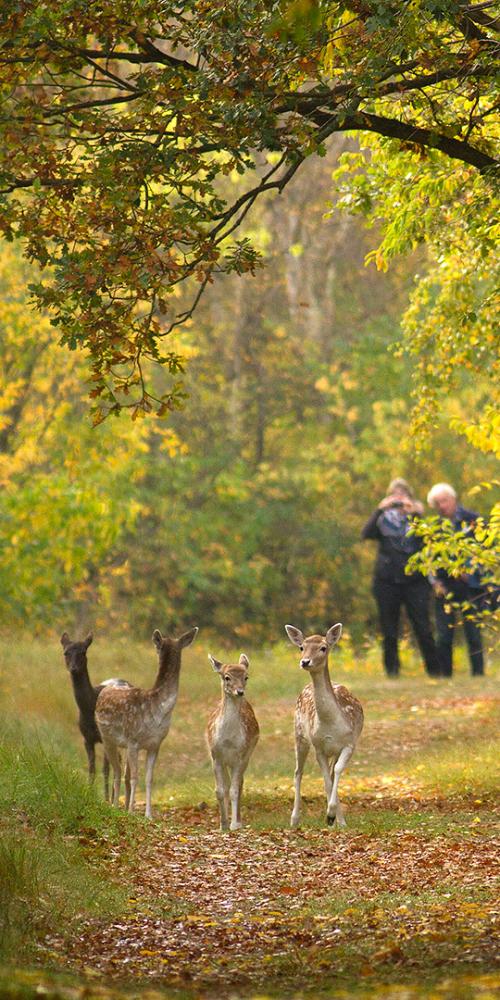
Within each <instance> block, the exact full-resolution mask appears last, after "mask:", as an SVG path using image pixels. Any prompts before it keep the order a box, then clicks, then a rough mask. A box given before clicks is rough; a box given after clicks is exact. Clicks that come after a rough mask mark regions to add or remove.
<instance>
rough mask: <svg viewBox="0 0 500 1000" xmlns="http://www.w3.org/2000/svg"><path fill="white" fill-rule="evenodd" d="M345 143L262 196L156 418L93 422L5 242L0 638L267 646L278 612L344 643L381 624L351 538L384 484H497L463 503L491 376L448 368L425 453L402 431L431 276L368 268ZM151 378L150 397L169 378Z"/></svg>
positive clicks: (367, 233) (480, 463)
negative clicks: (416, 308)
mask: <svg viewBox="0 0 500 1000" xmlns="http://www.w3.org/2000/svg"><path fill="white" fill-rule="evenodd" d="M355 150H356V146H355V143H354V142H353V140H350V139H346V138H343V137H342V138H340V139H339V140H337V141H336V142H335V143H333V144H332V146H331V148H330V149H329V151H328V153H327V155H325V156H324V157H322V158H318V159H316V161H312V162H311V163H310V164H309V165H308V173H307V175H306V174H304V175H302V177H299V178H297V180H296V181H295V184H294V186H293V187H292V188H289V189H287V190H286V191H285V192H283V195H282V196H281V198H280V199H276V198H273V197H272V196H268V200H267V202H264V203H262V204H261V205H259V208H258V211H256V212H255V214H254V217H253V220H252V225H253V228H252V229H251V230H248V233H249V236H250V237H251V238H252V240H253V241H254V242H255V243H256V244H257V245H258V246H259V251H260V253H261V254H262V256H263V258H264V260H265V267H264V268H262V269H259V270H258V271H257V272H256V274H255V276H253V277H252V276H251V275H249V276H239V275H226V276H224V277H223V278H222V279H221V280H220V281H218V282H217V283H216V284H215V285H214V286H212V287H210V288H209V290H208V292H207V293H206V295H205V298H204V299H203V300H202V301H201V303H200V305H199V307H198V310H197V312H196V314H195V315H194V317H193V318H192V320H191V321H190V323H189V325H187V326H186V327H185V328H182V329H181V330H180V331H179V332H178V333H177V334H176V345H177V350H179V352H182V355H183V357H184V358H186V363H185V375H184V376H183V380H182V382H183V390H182V391H183V393H185V396H186V398H185V400H184V403H183V406H182V408H181V409H179V410H175V411H173V412H171V413H169V417H168V419H163V420H158V419H157V418H154V417H152V418H151V419H148V418H145V419H144V418H143V419H137V420H135V421H131V420H130V418H129V417H128V415H126V414H123V415H122V416H121V417H120V418H113V417H109V418H108V419H107V420H106V421H104V422H102V423H100V424H98V425H97V426H95V427H93V426H92V420H91V418H90V416H89V401H88V392H89V381H88V367H87V364H88V363H87V361H86V358H85V354H84V353H83V354H82V353H79V352H72V353H68V352H67V350H66V349H65V348H64V347H61V346H59V345H58V344H57V340H56V341H55V340H54V336H53V330H52V328H51V326H50V322H49V319H48V317H47V316H44V315H40V314H39V313H37V312H36V311H34V309H33V306H32V304H31V302H30V292H29V288H30V286H31V285H32V284H33V281H34V279H35V278H36V273H35V272H34V270H33V266H31V265H29V264H28V263H26V262H25V261H23V259H22V256H21V253H20V250H19V249H18V248H17V247H16V246H15V245H13V244H5V243H4V245H3V247H2V251H1V271H0V294H1V298H2V303H3V307H2V315H3V321H2V341H3V343H2V360H1V364H2V397H1V401H0V403H1V407H2V432H1V466H0V468H1V476H2V486H3V489H2V496H1V500H0V504H1V507H2V517H1V518H0V525H1V527H0V531H1V535H2V552H3V564H4V573H3V574H2V582H1V584H0V615H1V620H2V621H3V623H4V625H7V624H9V623H10V624H12V625H14V624H15V625H19V626H21V625H22V622H23V621H24V620H25V618H26V616H28V618H29V620H30V623H31V625H32V627H33V628H34V629H35V630H36V631H43V630H47V629H51V630H53V629H56V630H57V629H61V628H62V627H64V626H66V625H67V624H68V622H70V623H71V622H74V623H75V624H76V625H77V626H78V627H79V628H81V629H87V630H88V629H89V628H91V627H92V628H94V627H95V628H97V629H108V628H109V627H113V628H117V629H119V630H120V631H121V630H126V631H127V632H131V633H132V634H134V635H135V636H137V637H141V638H147V637H148V636H149V634H150V633H151V631H152V629H153V628H154V627H155V625H156V623H157V622H158V621H162V622H166V623H169V624H171V625H172V627H173V628H174V629H175V628H176V627H177V626H178V625H179V624H182V623H184V622H185V623H186V624H189V623H190V622H191V621H193V622H194V621H195V620H196V622H197V623H198V624H199V625H200V626H202V627H205V628H209V629H211V630H212V631H213V632H214V633H215V634H217V635H220V636H221V638H223V641H225V642H227V643H230V642H232V641H234V640H235V639H238V638H239V639H244V638H245V637H246V636H247V635H248V634H249V633H250V631H251V632H252V634H253V635H257V634H258V635H259V640H260V641H266V642H268V643H271V644H272V643H274V642H275V641H277V640H278V639H279V637H280V635H281V627H282V623H283V621H284V620H286V618H287V617H292V618H293V613H295V614H296V615H297V614H299V615H300V614H302V613H305V616H306V620H307V621H308V622H310V624H311V626H312V625H313V624H314V622H316V621H323V620H324V619H325V616H326V617H328V615H329V614H331V613H333V612H334V613H335V614H336V616H337V618H339V619H342V620H343V621H345V623H346V629H347V632H348V634H349V635H351V636H352V638H353V640H354V642H355V644H356V646H358V647H359V646H361V645H362V644H363V643H365V642H367V643H370V642H371V641H372V640H373V637H374V633H375V630H376V614H375V607H374V603H373V598H372V597H371V593H370V588H371V567H372V563H373V558H374V552H373V548H372V545H371V544H370V543H369V542H363V541H362V540H361V528H362V526H363V524H364V522H365V521H366V519H367V518H368V516H369V515H370V514H371V512H372V510H373V509H374V508H375V507H376V505H377V503H378V501H379V499H380V497H382V496H383V495H384V491H385V490H386V487H387V484H388V482H389V480H390V479H391V478H392V477H393V476H395V475H405V476H407V478H408V479H409V480H411V482H412V484H413V486H414V489H415V492H416V494H417V495H418V496H419V497H421V499H422V500H425V497H426V493H427V491H428V489H429V488H430V486H431V485H432V483H434V482H436V481H442V480H445V481H449V482H451V483H452V484H454V486H455V488H456V489H457V492H458V493H459V495H460V496H461V497H463V499H464V502H465V501H466V500H467V503H468V504H469V505H474V506H475V507H477V508H478V509H479V511H480V512H481V513H482V514H486V513H487V512H488V510H489V508H490V506H491V489H488V488H487V487H483V488H482V489H480V491H479V492H477V490H478V485H479V484H481V483H485V484H491V481H492V480H494V478H495V474H496V469H495V466H496V460H495V457H494V456H493V455H492V454H491V452H490V453H489V452H487V451H486V452H485V451H483V450H482V449H478V448H475V447H474V444H473V442H472V441H467V440H466V439H465V438H464V436H463V434H460V432H459V425H460V423H461V421H463V420H464V419H465V420H466V421H470V422H472V421H473V419H474V417H475V415H477V414H478V413H481V412H483V411H484V407H485V403H486V401H487V400H488V399H489V391H490V386H489V385H488V382H489V379H488V375H487V373H485V376H484V378H483V379H480V378H478V374H477V372H476V371H471V372H470V373H469V372H468V371H467V370H464V371H463V372H461V373H460V377H459V381H458V385H457V389H456V392H454V393H453V394H450V395H448V394H447V395H446V396H445V397H444V398H443V400H442V402H441V403H440V406H439V413H438V414H437V416H436V417H435V418H433V421H432V427H431V428H430V429H429V430H427V432H426V433H425V440H424V441H421V440H420V439H421V438H422V437H423V435H424V431H423V430H420V429H417V430H416V431H415V432H414V434H413V435H411V433H410V428H411V422H412V409H413V406H414V399H413V398H412V392H413V376H414V374H415V366H416V361H415V359H414V358H413V357H412V356H411V355H409V354H408V352H407V351H405V350H404V348H403V347H402V338H403V333H402V329H401V322H402V317H404V316H405V313H407V311H408V309H409V305H408V303H409V298H410V297H411V294H412V291H413V290H414V288H415V273H416V272H420V273H424V274H425V275H426V276H427V277H428V276H430V275H432V271H433V266H434V265H433V260H432V257H430V255H429V253H428V252H427V251H426V249H425V247H422V246H421V247H417V248H416V249H415V250H414V251H413V253H411V254H410V255H409V256H407V257H404V258H400V259H398V260H396V261H395V262H394V264H393V265H392V266H391V268H390V269H389V270H388V271H387V272H385V271H378V270H377V269H376V267H375V265H374V264H373V263H368V264H367V263H366V257H367V255H368V254H369V253H370V251H371V250H372V249H373V247H374V246H376V244H377V241H378V240H380V232H379V231H377V229H376V227H373V228H371V229H369V230H366V229H365V228H364V226H363V223H362V220H360V219H359V218H356V217H353V216H351V215H349V214H347V213H346V212H341V211H340V209H339V210H337V209H336V210H333V209H331V208H330V209H329V208H328V205H332V204H333V203H334V201H335V199H336V198H338V197H339V196H338V195H336V194H335V182H334V180H333V179H332V175H333V174H334V173H335V172H336V171H337V170H338V163H339V158H340V159H341V158H342V156H343V155H345V154H346V153H347V154H348V155H349V154H351V155H352V154H353V153H354V152H355ZM227 184H228V185H234V186H236V187H238V185H239V184H240V179H239V176H238V175H237V174H235V175H234V176H231V177H229V178H228V180H227ZM311 190H312V191H313V192H314V196H313V197H311ZM430 321H431V322H432V321H433V320H432V316H431V319H430ZM151 378H152V380H153V381H154V382H155V384H156V383H157V384H158V386H159V387H160V388H159V389H158V393H159V394H161V386H162V383H165V382H167V376H166V375H165V374H164V372H163V370H162V369H161V368H159V369H158V370H157V371H152V372H151ZM90 384H91V383H90ZM471 490H472V491H473V493H472V494H471V492H470V491H471ZM472 496H473V499H472Z"/></svg>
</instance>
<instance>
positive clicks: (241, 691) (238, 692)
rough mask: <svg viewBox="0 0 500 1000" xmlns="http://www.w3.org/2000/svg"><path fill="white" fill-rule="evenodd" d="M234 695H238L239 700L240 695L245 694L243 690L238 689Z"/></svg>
mask: <svg viewBox="0 0 500 1000" xmlns="http://www.w3.org/2000/svg"><path fill="white" fill-rule="evenodd" d="M236 694H237V695H238V698H241V697H242V695H244V694H245V692H244V690H243V688H238V690H237V692H236Z"/></svg>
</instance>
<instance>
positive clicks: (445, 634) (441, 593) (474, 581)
mask: <svg viewBox="0 0 500 1000" xmlns="http://www.w3.org/2000/svg"><path fill="white" fill-rule="evenodd" d="M427 503H428V504H429V506H430V507H432V508H433V509H434V510H436V511H437V513H438V514H439V515H440V517H441V518H443V519H446V520H448V521H451V523H452V525H453V528H454V530H455V531H462V532H464V533H465V534H467V533H469V532H470V531H472V529H473V527H474V524H475V522H476V521H477V519H478V517H479V515H478V514H476V513H475V511H472V510H467V509H466V508H465V507H462V505H461V504H459V502H458V498H457V494H456V491H455V490H454V489H453V486H450V484H449V483H435V485H434V486H433V487H432V489H430V490H429V492H428V494H427ZM431 582H432V585H433V588H434V593H435V596H436V628H437V649H438V655H439V662H440V666H441V674H442V675H443V677H451V675H452V673H453V639H454V636H455V630H456V613H455V609H454V607H453V604H463V605H466V607H464V610H463V611H462V624H463V628H464V635H465V641H466V643H467V649H468V653H469V661H470V669H471V673H472V674H473V675H474V676H481V675H482V674H484V653H483V640H482V635H481V629H480V628H479V626H478V624H477V621H476V620H475V619H476V613H477V611H480V610H481V608H482V606H483V604H484V601H485V591H484V587H483V585H482V582H481V576H480V574H479V573H478V572H477V571H476V572H475V573H462V575H461V576H459V577H454V576H450V575H449V574H448V573H447V572H446V570H444V569H439V570H438V571H437V573H436V575H435V576H432V577H431Z"/></svg>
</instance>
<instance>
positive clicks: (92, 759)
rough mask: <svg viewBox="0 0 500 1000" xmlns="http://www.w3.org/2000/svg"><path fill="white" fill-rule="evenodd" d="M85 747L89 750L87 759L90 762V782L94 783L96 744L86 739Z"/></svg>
mask: <svg viewBox="0 0 500 1000" xmlns="http://www.w3.org/2000/svg"><path fill="white" fill-rule="evenodd" d="M85 749H86V751H87V760H88V764H89V782H90V784H93V781H94V778H95V744H94V743H91V742H90V741H87V740H85Z"/></svg>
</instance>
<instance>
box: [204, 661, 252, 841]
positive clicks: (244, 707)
mask: <svg viewBox="0 0 500 1000" xmlns="http://www.w3.org/2000/svg"><path fill="white" fill-rule="evenodd" d="M208 659H209V660H210V663H211V664H212V667H213V669H214V670H215V671H216V673H218V674H219V677H220V679H221V684H222V698H221V701H220V703H219V705H218V707H217V708H216V709H215V711H214V712H212V715H211V716H210V718H209V720H208V726H207V733H206V736H207V743H208V749H209V751H210V756H211V757H212V765H213V769H214V775H215V788H216V795H217V801H218V803H219V811H220V828H221V830H228V829H229V800H231V830H239V829H240V827H241V813H240V803H241V793H242V789H243V778H244V775H245V771H246V769H247V767H248V762H249V760H250V757H251V755H252V752H253V750H254V749H255V747H256V745H257V740H258V738H259V725H258V722H257V719H256V718H255V714H254V711H253V708H252V706H251V705H250V704H249V702H248V701H247V700H246V698H245V686H246V683H247V680H248V667H249V662H248V658H247V657H246V656H245V654H244V653H242V654H241V656H240V659H239V663H237V664H236V663H221V661H220V660H216V659H215V657H214V656H212V655H211V654H209V657H208Z"/></svg>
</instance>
